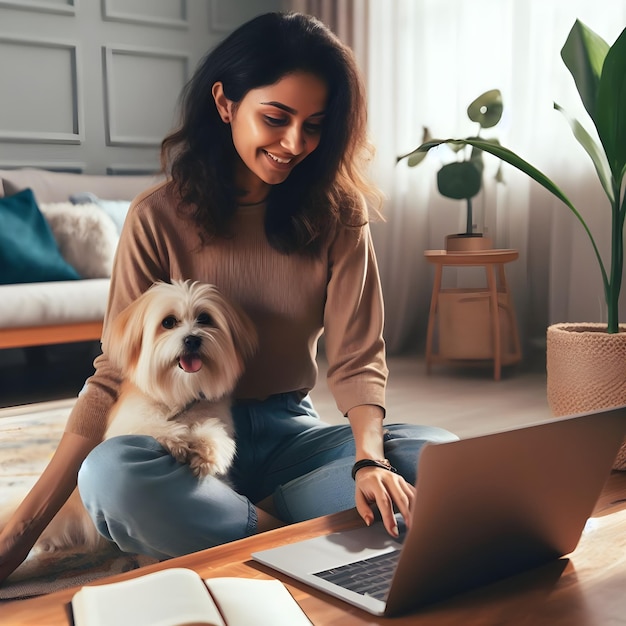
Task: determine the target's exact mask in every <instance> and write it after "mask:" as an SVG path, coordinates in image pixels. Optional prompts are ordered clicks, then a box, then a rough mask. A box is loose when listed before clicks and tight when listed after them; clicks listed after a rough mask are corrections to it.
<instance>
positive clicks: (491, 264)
mask: <svg viewBox="0 0 626 626" xmlns="http://www.w3.org/2000/svg"><path fill="white" fill-rule="evenodd" d="M424 256H425V257H426V259H427V260H428V262H429V263H433V264H434V265H435V279H434V282H433V293H432V297H431V301H430V313H429V316H428V330H427V333H426V369H427V372H428V373H430V368H431V365H432V363H436V362H437V363H451V364H452V363H455V364H459V363H468V362H476V361H485V360H489V361H491V360H493V377H494V379H495V380H500V376H501V371H502V366H503V365H511V364H513V363H517V362H519V361H520V360H521V358H522V352H521V347H520V341H519V335H518V332H517V322H516V319H515V311H514V309H513V302H512V300H511V296H510V293H509V289H508V285H507V282H506V276H505V273H504V264H505V263H510V262H511V261H515V260H516V259H517V258H518V256H519V253H518V251H517V250H507V249H502V250H481V251H477V252H448V251H446V250H426V252H424ZM446 266H453V267H472V266H473V267H484V268H485V273H486V275H487V287H486V288H484V287H483V288H477V289H441V282H442V276H443V268H444V267H446ZM442 301H443V302H445V303H446V304H447V309H446V310H447V312H448V313H450V315H448V316H446V319H444V320H443V323H442V319H441V318H442V311H441V304H442ZM467 303H470V304H469V305H467ZM463 307H465V311H464V310H463ZM500 310H502V312H503V313H504V320H501V319H500ZM483 311H484V312H485V313H486V316H484V315H483V314H482V313H483ZM469 313H474V317H475V318H476V320H478V326H477V325H476V324H472V319H471V317H472V316H471V315H470V314H469ZM464 317H465V320H463V319H461V320H460V322H461V324H462V323H463V321H465V322H466V325H465V327H463V328H458V326H459V318H464ZM485 317H486V318H487V319H486V320H485V321H486V324H485V325H484V326H483V327H482V328H481V325H480V322H481V321H482V320H483V319H484V318H485ZM455 318H456V319H455ZM446 320H448V322H447V323H446ZM449 320H452V321H453V322H454V324H453V325H452V323H451V322H450V321H449ZM453 326H457V327H453ZM436 327H437V330H438V337H439V341H438V349H437V351H436V352H435V351H434V350H433V343H434V335H435V328H436ZM481 330H483V331H484V332H483V335H484V339H485V340H482V339H483V337H482V336H481ZM445 333H448V335H446V334H445ZM485 333H486V334H485ZM449 335H453V336H452V337H450V336H449ZM457 339H458V340H459V341H457ZM472 344H473V345H472Z"/></svg>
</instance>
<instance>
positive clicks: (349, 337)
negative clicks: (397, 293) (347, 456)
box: [324, 225, 388, 415]
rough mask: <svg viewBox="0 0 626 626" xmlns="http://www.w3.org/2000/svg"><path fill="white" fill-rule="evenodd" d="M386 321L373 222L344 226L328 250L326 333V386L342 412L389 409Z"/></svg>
mask: <svg viewBox="0 0 626 626" xmlns="http://www.w3.org/2000/svg"><path fill="white" fill-rule="evenodd" d="M383 326H384V307H383V296H382V289H381V285H380V278H379V274H378V267H377V264H376V255H375V252H374V247H373V245H372V241H371V234H370V230H369V226H367V225H366V226H363V227H362V228H360V229H349V228H341V229H340V230H339V232H338V234H337V236H336V237H335V239H334V241H333V243H332V245H331V246H330V250H329V279H328V287H327V299H326V306H325V310H324V334H325V345H326V355H327V358H328V386H329V389H330V390H331V392H332V393H333V396H334V398H335V401H336V403H337V407H338V408H339V410H340V411H341V412H342V414H343V415H346V414H347V413H348V411H349V410H350V409H351V408H353V407H355V406H359V405H363V404H374V405H378V406H380V407H382V408H383V409H384V408H385V386H386V383H387V375H388V370H387V364H386V359H385V343H384V339H383Z"/></svg>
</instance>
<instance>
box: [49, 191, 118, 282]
mask: <svg viewBox="0 0 626 626" xmlns="http://www.w3.org/2000/svg"><path fill="white" fill-rule="evenodd" d="M39 208H40V209H41V212H42V213H43V215H44V217H45V218H46V221H47V222H48V224H49V225H50V229H51V230H52V234H53V235H54V238H55V240H56V242H57V245H58V246H59V250H60V251H61V254H62V255H63V258H64V259H65V260H66V261H67V262H68V263H69V264H70V265H71V266H72V267H73V268H74V269H75V270H76V271H77V272H78V273H79V274H80V276H81V278H108V277H109V276H111V269H112V267H113V257H114V256H115V249H116V247H117V242H118V239H119V236H118V233H117V228H116V226H115V223H114V222H113V220H112V219H111V218H110V217H109V216H108V215H107V214H106V213H105V212H104V211H103V210H102V209H101V208H100V207H99V206H98V205H97V204H78V205H75V204H72V203H71V202H56V203H50V204H40V205H39Z"/></svg>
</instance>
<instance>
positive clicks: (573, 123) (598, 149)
mask: <svg viewBox="0 0 626 626" xmlns="http://www.w3.org/2000/svg"><path fill="white" fill-rule="evenodd" d="M554 108H555V109H556V110H557V111H560V112H561V113H563V116H564V117H565V119H566V120H567V122H568V124H569V125H570V127H571V129H572V132H573V133H574V137H576V139H577V140H578V142H579V143H580V145H581V146H582V147H583V148H584V149H585V151H586V152H587V154H588V155H589V156H590V157H591V160H592V161H593V165H594V167H595V168H596V172H597V173H598V178H599V179H600V183H601V184H602V187H603V189H604V192H605V193H606V195H607V198H608V199H609V201H610V203H611V205H612V204H613V198H614V197H615V194H614V193H613V185H612V183H611V170H610V167H609V162H608V161H607V158H606V155H605V154H604V151H603V150H602V146H600V145H599V144H598V142H597V141H595V139H594V138H593V137H592V136H591V135H590V134H589V133H588V132H587V130H586V129H585V127H584V126H583V125H582V124H581V123H580V122H578V121H577V120H576V119H574V118H573V117H571V116H570V115H569V114H568V113H567V111H566V110H565V109H563V107H560V106H559V105H558V104H557V103H556V102H555V103H554Z"/></svg>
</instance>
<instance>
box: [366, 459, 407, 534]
mask: <svg viewBox="0 0 626 626" xmlns="http://www.w3.org/2000/svg"><path fill="white" fill-rule="evenodd" d="M355 478H356V494H355V500H356V508H357V511H358V513H359V515H360V516H361V517H362V518H363V520H364V521H365V523H366V524H367V525H368V526H369V525H370V524H371V523H372V521H373V520H374V514H373V511H372V507H373V506H374V505H376V507H377V508H378V510H379V512H380V516H381V518H382V521H383V524H384V526H385V529H386V530H387V532H388V533H389V534H390V535H392V536H394V537H397V536H398V525H397V522H396V517H395V510H398V512H399V513H400V514H401V515H402V517H403V518H404V520H405V523H406V524H407V526H408V525H409V524H410V520H411V509H412V507H413V501H414V498H415V490H414V488H413V487H412V486H411V485H409V484H408V483H407V482H406V481H405V480H404V479H403V478H402V476H400V475H399V474H394V473H392V472H389V471H388V470H385V469H381V468H374V467H368V468H363V469H361V470H359V472H357V474H356V477H355Z"/></svg>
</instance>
